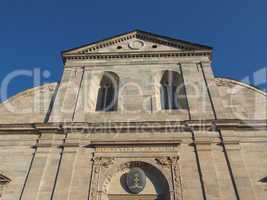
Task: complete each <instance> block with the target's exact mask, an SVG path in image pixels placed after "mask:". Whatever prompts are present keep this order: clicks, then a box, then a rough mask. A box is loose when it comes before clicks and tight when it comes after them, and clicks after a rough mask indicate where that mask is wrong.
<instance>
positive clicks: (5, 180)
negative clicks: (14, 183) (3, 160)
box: [0, 174, 11, 185]
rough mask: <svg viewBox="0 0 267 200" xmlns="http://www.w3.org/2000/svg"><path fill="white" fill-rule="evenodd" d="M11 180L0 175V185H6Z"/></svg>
mask: <svg viewBox="0 0 267 200" xmlns="http://www.w3.org/2000/svg"><path fill="white" fill-rule="evenodd" d="M10 181H11V180H10V179H9V178H7V177H6V176H4V175H2V174H0V185H5V184H8V183H9V182H10Z"/></svg>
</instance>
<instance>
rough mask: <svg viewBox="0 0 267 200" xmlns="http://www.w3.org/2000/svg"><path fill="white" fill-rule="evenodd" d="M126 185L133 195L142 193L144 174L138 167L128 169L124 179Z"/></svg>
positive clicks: (144, 183)
mask: <svg viewBox="0 0 267 200" xmlns="http://www.w3.org/2000/svg"><path fill="white" fill-rule="evenodd" d="M126 185H127V188H128V189H129V191H130V192H131V193H133V194H138V193H140V192H142V191H143V190H144V188H145V186H146V175H145V172H144V171H143V170H142V169H140V168H138V167H135V168H132V169H130V171H129V173H128V175H127V177H126Z"/></svg>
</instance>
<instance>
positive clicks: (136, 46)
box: [129, 40, 145, 50]
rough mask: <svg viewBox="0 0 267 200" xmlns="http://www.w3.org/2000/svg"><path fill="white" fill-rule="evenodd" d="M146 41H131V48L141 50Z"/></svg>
mask: <svg viewBox="0 0 267 200" xmlns="http://www.w3.org/2000/svg"><path fill="white" fill-rule="evenodd" d="M144 45H145V44H144V42H143V41H141V40H134V41H132V42H130V43H129V48H130V49H133V50H139V49H141V48H142V47H143V46H144Z"/></svg>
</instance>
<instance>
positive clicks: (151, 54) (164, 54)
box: [63, 50, 212, 61]
mask: <svg viewBox="0 0 267 200" xmlns="http://www.w3.org/2000/svg"><path fill="white" fill-rule="evenodd" d="M211 54H212V52H211V50H204V51H203V50H193V51H192V50H191V51H156V52H155V51H144V52H120V53H117V52H116V53H84V54H64V56H63V58H64V61H66V60H114V59H129V58H133V59H145V58H171V57H172V58H175V57H199V56H207V57H210V59H211Z"/></svg>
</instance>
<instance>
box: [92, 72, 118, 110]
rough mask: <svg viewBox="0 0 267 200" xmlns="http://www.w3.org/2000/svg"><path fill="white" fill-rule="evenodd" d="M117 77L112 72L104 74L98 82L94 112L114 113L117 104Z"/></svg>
mask: <svg viewBox="0 0 267 200" xmlns="http://www.w3.org/2000/svg"><path fill="white" fill-rule="evenodd" d="M118 91H119V77H118V75H117V74H115V73H113V72H104V75H103V77H102V79H101V81H100V87H99V91H98V97H97V105H96V111H105V112H110V111H115V110H117V104H118Z"/></svg>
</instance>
